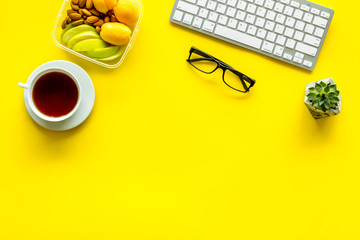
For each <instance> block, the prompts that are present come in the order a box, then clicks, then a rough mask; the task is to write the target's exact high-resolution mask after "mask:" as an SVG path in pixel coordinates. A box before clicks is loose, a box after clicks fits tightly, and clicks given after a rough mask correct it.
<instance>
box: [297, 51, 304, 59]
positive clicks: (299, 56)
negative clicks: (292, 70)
mask: <svg viewBox="0 0 360 240" xmlns="http://www.w3.org/2000/svg"><path fill="white" fill-rule="evenodd" d="M295 57H297V58H300V59H303V58H304V57H305V55H304V54H302V53H299V52H296V53H295Z"/></svg>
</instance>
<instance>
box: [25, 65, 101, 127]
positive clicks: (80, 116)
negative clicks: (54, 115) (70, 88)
mask: <svg viewBox="0 0 360 240" xmlns="http://www.w3.org/2000/svg"><path fill="white" fill-rule="evenodd" d="M51 67H61V68H64V69H66V70H68V71H69V72H70V73H72V74H73V75H74V76H75V77H76V78H77V79H79V83H80V85H81V90H82V98H81V103H80V106H79V108H78V110H77V111H76V112H75V113H74V114H73V115H72V116H71V117H70V118H68V119H66V120H64V121H62V122H48V121H45V120H42V119H41V118H39V117H38V116H37V115H36V114H35V113H34V112H33V111H32V110H31V108H30V105H29V103H28V100H27V99H28V97H27V94H28V91H26V90H25V91H24V98H25V106H26V109H27V111H28V113H29V114H30V116H31V118H32V119H33V120H34V121H35V122H36V123H37V124H39V125H40V126H42V127H44V128H47V129H49V130H53V131H65V130H69V129H72V128H74V127H77V126H79V125H80V124H81V123H83V122H84V121H85V120H86V119H87V117H88V116H89V115H90V113H91V110H92V109H93V107H94V102H95V89H94V85H93V83H92V81H91V78H90V77H89V75H88V74H87V73H86V72H85V70H83V69H82V68H81V67H79V66H78V65H76V64H74V63H72V62H68V61H62V60H57V61H52V62H47V63H45V64H43V65H41V66H40V67H38V68H37V69H36V70H35V71H34V72H33V73H32V74H31V75H30V77H29V79H32V78H33V77H34V75H36V74H37V73H39V72H40V71H42V70H43V69H45V68H51ZM28 81H29V80H28ZM27 84H29V82H27Z"/></svg>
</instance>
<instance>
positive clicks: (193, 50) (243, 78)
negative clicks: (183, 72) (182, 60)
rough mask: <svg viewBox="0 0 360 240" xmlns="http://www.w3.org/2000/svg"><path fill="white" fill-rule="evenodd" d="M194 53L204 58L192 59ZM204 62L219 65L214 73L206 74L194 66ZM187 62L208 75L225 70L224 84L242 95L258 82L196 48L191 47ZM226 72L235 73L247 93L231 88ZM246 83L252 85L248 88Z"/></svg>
mask: <svg viewBox="0 0 360 240" xmlns="http://www.w3.org/2000/svg"><path fill="white" fill-rule="evenodd" d="M193 53H196V54H198V55H200V56H203V57H204V58H194V59H191V55H192V54H193ZM204 60H207V61H212V62H215V63H216V64H217V66H216V68H215V69H214V70H213V71H211V72H206V71H203V70H201V69H199V68H197V67H196V66H195V65H194V64H193V62H198V61H204ZM186 61H187V62H188V63H190V65H191V66H193V67H194V68H196V69H197V70H199V71H200V72H203V73H206V74H211V73H213V72H215V71H216V70H217V69H219V68H221V69H222V70H223V76H222V79H223V82H224V83H225V84H226V85H227V86H228V87H230V88H232V89H234V90H235V91H238V92H242V93H246V92H248V91H249V90H250V88H251V87H253V86H254V84H255V82H256V81H255V80H254V79H252V78H250V77H248V76H246V75H245V74H243V73H241V72H239V71H237V70H236V69H234V68H233V67H231V66H230V65H229V64H227V63H224V62H223V61H221V60H219V59H217V58H215V57H213V56H211V55H210V54H207V53H205V52H203V51H201V50H199V49H197V48H196V47H191V49H190V52H189V58H188V59H186ZM226 71H231V72H232V73H234V74H235V75H237V76H238V77H239V80H240V81H241V84H242V85H243V87H244V89H245V91H242V90H240V89H236V88H234V87H232V86H230V85H229V84H228V83H227V82H226V81H225V72H226ZM245 81H246V82H248V83H249V84H250V85H249V86H247V85H246V83H245Z"/></svg>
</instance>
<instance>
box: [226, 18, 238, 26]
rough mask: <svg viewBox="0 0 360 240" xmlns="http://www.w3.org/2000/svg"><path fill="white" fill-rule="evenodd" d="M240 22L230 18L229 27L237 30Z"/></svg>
mask: <svg viewBox="0 0 360 240" xmlns="http://www.w3.org/2000/svg"><path fill="white" fill-rule="evenodd" d="M237 23H238V21H237V20H235V19H233V18H230V20H229V22H228V26H229V27H231V28H236V25H237Z"/></svg>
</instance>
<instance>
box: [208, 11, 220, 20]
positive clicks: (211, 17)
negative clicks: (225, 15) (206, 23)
mask: <svg viewBox="0 0 360 240" xmlns="http://www.w3.org/2000/svg"><path fill="white" fill-rule="evenodd" d="M218 16H219V14H217V13H216V12H210V14H209V20H211V21H214V22H216V21H217V19H218Z"/></svg>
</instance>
